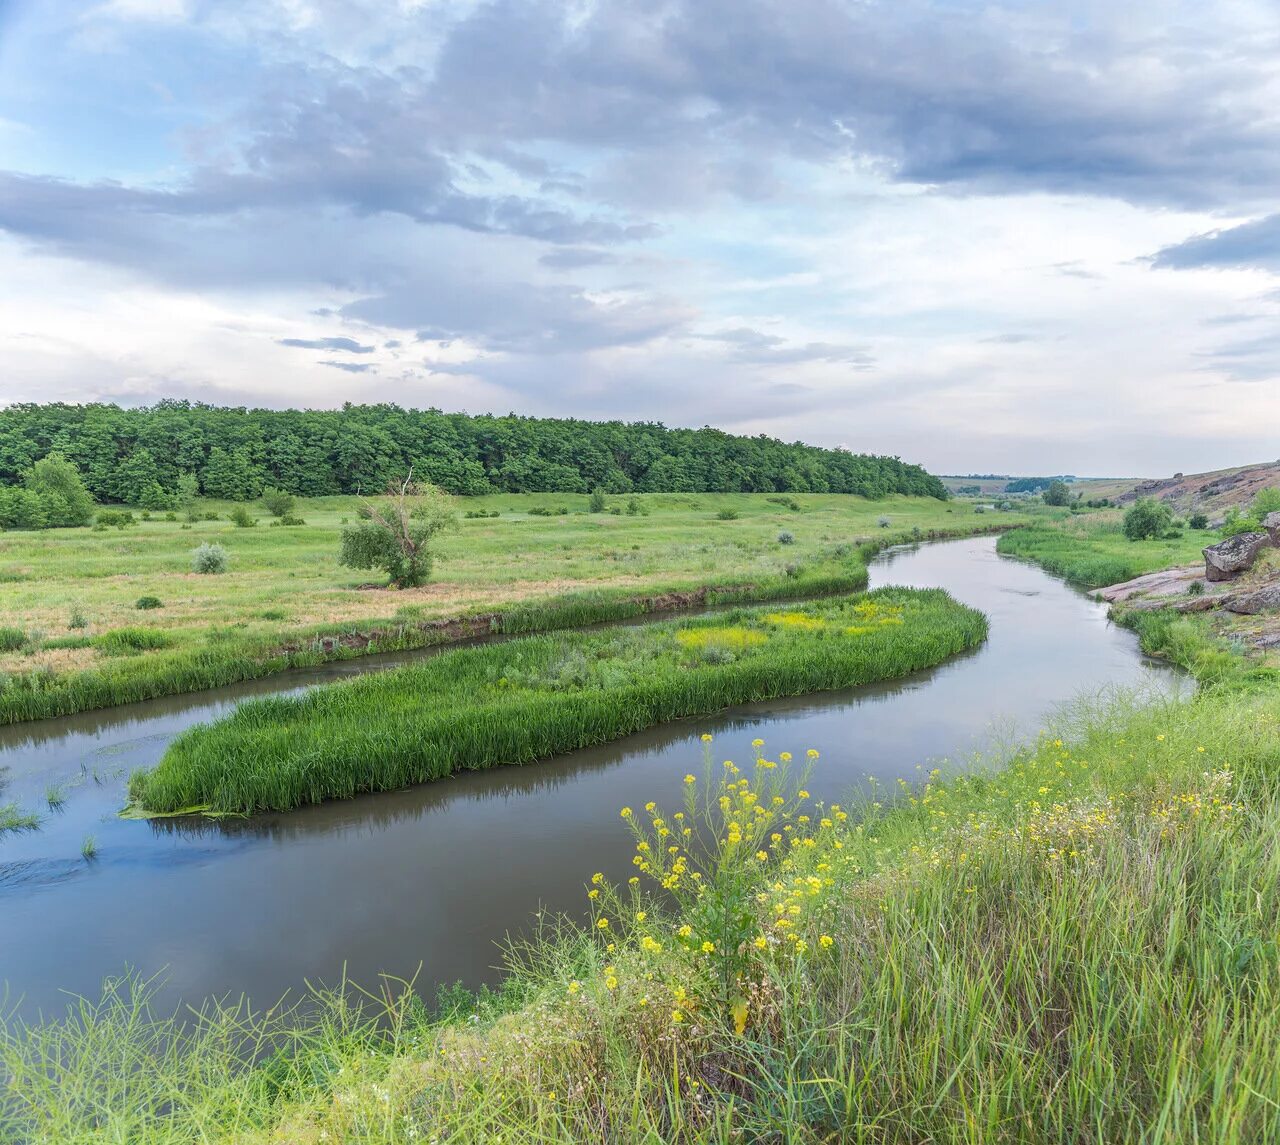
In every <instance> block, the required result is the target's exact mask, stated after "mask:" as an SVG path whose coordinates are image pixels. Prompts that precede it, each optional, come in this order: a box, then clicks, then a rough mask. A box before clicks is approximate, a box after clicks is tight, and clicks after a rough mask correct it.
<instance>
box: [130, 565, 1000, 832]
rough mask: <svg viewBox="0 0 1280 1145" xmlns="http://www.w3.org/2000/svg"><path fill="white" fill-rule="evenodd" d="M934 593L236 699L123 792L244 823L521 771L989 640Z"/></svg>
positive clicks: (586, 636) (492, 649) (443, 660)
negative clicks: (453, 779) (492, 771)
mask: <svg viewBox="0 0 1280 1145" xmlns="http://www.w3.org/2000/svg"><path fill="white" fill-rule="evenodd" d="M986 633H987V626H986V621H985V619H984V618H983V616H982V614H981V613H979V612H977V611H975V610H974V609H971V608H966V607H964V606H962V605H959V604H957V603H956V602H955V601H953V600H952V599H951V598H950V597H949V596H947V595H946V593H945V592H943V591H942V590H940V589H930V590H906V589H893V588H887V589H879V590H877V591H876V592H872V593H866V594H862V595H856V596H841V597H839V598H836V599H830V600H824V601H820V602H818V603H814V604H808V605H804V606H795V605H793V606H790V607H788V608H786V609H777V608H768V607H765V608H754V609H746V608H735V609H731V610H728V611H725V612H723V613H721V614H719V615H717V616H715V617H710V618H704V619H698V620H688V621H684V622H680V623H652V624H645V625H642V626H637V627H621V628H611V629H606V630H602V631H594V632H570V633H560V634H556V635H553V636H536V637H524V638H520V639H515V640H510V641H503V642H500V643H496V644H489V645H484V646H480V647H473V648H463V649H454V650H451V651H447V652H442V653H441V654H439V655H437V656H435V657H432V658H431V659H429V660H426V661H424V662H422V663H420V664H415V665H412V666H410V667H404V668H397V669H392V670H389V671H386V672H379V673H375V674H373V675H369V676H365V677H363V678H361V679H356V680H351V681H346V682H343V683H340V684H333V685H329V686H327V687H323V688H315V689H311V690H309V691H307V692H304V693H302V694H300V695H297V696H279V697H270V698H265V699H258V700H252V701H247V702H245V703H242V704H240V705H238V706H237V708H236V709H235V710H234V712H232V713H231V714H230V715H229V716H227V717H225V718H224V719H220V720H217V721H215V722H214V723H211V724H205V725H198V726H196V727H194V728H191V729H189V730H187V731H186V732H184V733H183V734H182V735H181V736H179V737H178V738H177V739H176V740H174V742H173V743H172V744H171V745H170V747H169V750H168V751H167V752H166V753H165V756H164V758H163V759H162V760H161V762H160V763H159V764H158V765H157V767H155V768H154V769H152V770H151V771H146V772H139V773H138V774H136V775H135V776H134V777H133V778H132V780H131V783H130V794H131V797H132V799H133V802H134V803H135V804H136V806H137V807H138V808H140V809H141V811H143V812H145V813H175V812H188V811H191V810H199V811H206V812H214V813H240V814H252V813H254V812H258V811H286V810H290V809H292V808H294V807H297V806H299V805H301V804H304V803H316V802H320V801H321V800H324V799H334V798H350V797H352V796H354V795H358V794H360V793H362V792H367V791H381V790H387V789H391V788H396V787H403V786H406V785H409V784H413V783H421V782H424V781H427V780H432V779H440V778H443V777H444V776H447V775H450V774H452V773H454V772H456V771H459V770H462V769H468V768H469V769H474V768H485V767H493V766H497V765H501V764H522V763H530V762H533V761H535V760H538V759H544V758H547V757H549V756H552V755H556V754H560V753H562V752H566V751H572V750H574V749H577V748H582V747H586V746H588V745H590V744H596V743H603V742H606V741H609V740H614V739H620V738H621V737H623V736H625V735H628V734H630V733H632V732H636V731H640V730H642V729H644V728H648V727H652V726H654V725H657V724H661V723H667V722H670V721H672V720H676V719H681V718H684V717H689V716H698V715H707V714H709V713H712V712H716V711H719V710H721V709H722V708H725V707H727V706H729V705H732V704H742V703H749V702H752V701H759V700H767V699H774V698H776V697H779V696H798V695H806V694H809V693H812V692H818V691H827V690H832V689H836V688H846V687H852V686H854V685H858V684H866V683H870V682H872V681H875V680H884V679H889V678H893V677H897V676H903V675H906V674H907V673H909V672H913V671H917V670H919V669H921V668H925V667H929V666H932V665H934V664H937V663H939V662H940V661H942V660H943V659H945V658H946V657H948V656H950V655H953V654H955V653H957V652H960V651H963V650H964V649H966V648H970V647H973V646H974V645H976V644H978V643H980V642H981V641H982V640H983V639H985V637H986Z"/></svg>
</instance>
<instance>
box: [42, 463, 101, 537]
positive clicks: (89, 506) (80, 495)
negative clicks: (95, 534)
mask: <svg viewBox="0 0 1280 1145" xmlns="http://www.w3.org/2000/svg"><path fill="white" fill-rule="evenodd" d="M26 486H27V488H28V489H29V490H30V491H31V492H32V493H34V494H36V495H37V496H38V497H41V498H43V499H47V501H48V503H49V504H50V505H51V506H56V509H57V511H58V512H59V515H61V517H62V519H61V520H52V521H50V524H53V525H87V524H88V523H89V521H90V520H91V519H92V518H93V497H92V496H90V494H89V490H88V489H86V488H85V484H84V481H83V479H82V478H81V476H80V470H78V469H77V468H76V467H75V466H74V465H73V464H72V463H71V462H70V461H68V460H67V459H66V458H65V457H63V456H62V454H61V453H50V454H49V455H48V456H47V457H43V458H41V459H40V460H39V461H37V462H36V463H35V464H34V465H33V466H32V467H31V470H30V471H29V472H28V473H27V478H26Z"/></svg>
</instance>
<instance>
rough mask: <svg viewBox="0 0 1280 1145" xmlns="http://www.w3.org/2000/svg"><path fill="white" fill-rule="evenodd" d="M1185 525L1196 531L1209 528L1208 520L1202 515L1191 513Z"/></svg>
mask: <svg viewBox="0 0 1280 1145" xmlns="http://www.w3.org/2000/svg"><path fill="white" fill-rule="evenodd" d="M1187 525H1188V526H1189V527H1190V528H1192V529H1195V530H1197V531H1200V530H1202V529H1207V528H1208V527H1209V518H1208V517H1207V516H1206V515H1205V514H1204V513H1192V514H1191V516H1190V517H1189V518H1188V520H1187Z"/></svg>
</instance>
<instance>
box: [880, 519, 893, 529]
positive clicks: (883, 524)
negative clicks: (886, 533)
mask: <svg viewBox="0 0 1280 1145" xmlns="http://www.w3.org/2000/svg"><path fill="white" fill-rule="evenodd" d="M876 524H877V525H879V526H880V528H882V529H887V528H888V527H889V526H890V525H892V524H893V522H892V521H890V520H889V518H888V517H881V518H880V519H879V520H878V521H877V522H876Z"/></svg>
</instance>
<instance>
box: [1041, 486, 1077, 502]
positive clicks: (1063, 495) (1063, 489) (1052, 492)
mask: <svg viewBox="0 0 1280 1145" xmlns="http://www.w3.org/2000/svg"><path fill="white" fill-rule="evenodd" d="M1044 503H1045V504H1046V505H1058V506H1062V505H1069V504H1071V490H1070V489H1069V488H1068V487H1067V483H1066V482H1065V481H1050V482H1049V488H1048V489H1046V490H1045V491H1044Z"/></svg>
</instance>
